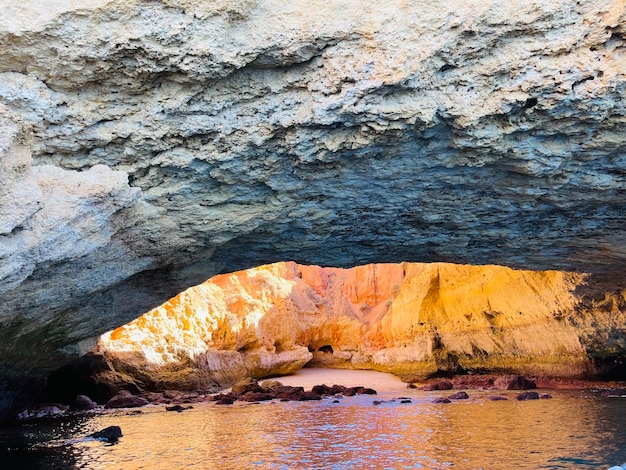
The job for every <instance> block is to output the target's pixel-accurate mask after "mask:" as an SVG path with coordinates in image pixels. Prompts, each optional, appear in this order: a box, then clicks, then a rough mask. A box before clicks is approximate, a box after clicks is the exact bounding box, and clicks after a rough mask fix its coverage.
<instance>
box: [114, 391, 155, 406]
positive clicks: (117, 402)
mask: <svg viewBox="0 0 626 470" xmlns="http://www.w3.org/2000/svg"><path fill="white" fill-rule="evenodd" d="M147 404H148V400H146V399H145V398H142V397H138V396H135V395H132V394H131V393H130V392H129V391H127V390H122V391H120V392H119V393H118V394H117V395H115V396H114V397H113V398H111V399H110V400H109V401H108V402H106V404H105V405H104V407H105V408H137V407H139V406H145V405H147Z"/></svg>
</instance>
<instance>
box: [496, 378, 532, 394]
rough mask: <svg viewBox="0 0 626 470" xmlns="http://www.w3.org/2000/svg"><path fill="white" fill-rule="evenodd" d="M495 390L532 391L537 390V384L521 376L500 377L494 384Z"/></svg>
mask: <svg viewBox="0 0 626 470" xmlns="http://www.w3.org/2000/svg"><path fill="white" fill-rule="evenodd" d="M493 386H494V388H497V389H499V390H531V389H533V388H537V384H536V383H535V382H533V381H532V380H529V379H527V378H525V377H522V376H521V375H506V376H502V377H498V378H497V379H496V380H495V381H494V383H493Z"/></svg>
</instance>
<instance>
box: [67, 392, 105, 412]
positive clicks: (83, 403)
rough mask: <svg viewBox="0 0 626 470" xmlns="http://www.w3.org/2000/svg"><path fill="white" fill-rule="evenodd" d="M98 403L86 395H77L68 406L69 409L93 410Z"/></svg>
mask: <svg viewBox="0 0 626 470" xmlns="http://www.w3.org/2000/svg"><path fill="white" fill-rule="evenodd" d="M97 406H98V404H97V403H96V402H94V401H93V400H92V399H91V398H89V397H88V396H86V395H78V396H77V397H76V399H75V400H74V403H73V404H72V406H71V407H70V410H71V411H74V410H76V411H86V410H93V409H94V408H96V407H97Z"/></svg>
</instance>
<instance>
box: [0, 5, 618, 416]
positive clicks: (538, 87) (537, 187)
mask: <svg viewBox="0 0 626 470" xmlns="http://www.w3.org/2000/svg"><path fill="white" fill-rule="evenodd" d="M0 8H1V9H2V11H3V14H2V15H1V17H0V183H1V184H0V378H1V379H2V380H0V384H1V385H0V417H2V416H4V415H5V412H6V411H7V410H9V409H11V408H12V407H13V406H14V404H15V401H16V400H19V399H28V397H29V396H31V395H32V394H33V393H35V391H36V390H37V389H38V387H39V386H40V385H41V380H42V379H43V378H44V377H45V374H46V373H47V372H49V371H50V370H52V369H54V368H56V367H58V366H59V365H61V364H63V363H64V362H66V361H68V360H69V359H71V358H73V357H76V356H78V355H80V354H81V353H83V352H84V351H86V350H88V349H89V347H90V346H91V345H92V344H93V341H95V338H96V337H97V336H98V335H99V334H101V333H103V332H105V331H107V330H109V329H111V328H114V327H116V326H119V325H120V324H123V323H125V322H127V321H129V320H132V319H133V318H136V317H137V316H138V315H139V314H141V313H143V312H146V311H148V310H149V309H151V308H154V307H156V306H158V305H159V304H160V303H162V302H163V301H165V300H166V299H167V298H169V297H171V296H173V295H175V294H176V293H177V292H180V291H181V290H182V289H184V288H187V287H189V286H191V285H195V284H197V283H200V282H202V281H204V280H206V279H207V278H208V277H210V276H211V275H213V274H216V273H218V272H225V271H235V270H239V269H244V268H248V267H251V266H255V265H258V264H261V263H269V262H274V261H279V260H286V259H289V260H295V261H298V262H302V263H306V264H320V265H332V266H342V267H350V266H355V265H359V264H365V263H372V262H399V261H421V262H424V261H450V262H456V263H470V264H490V263H497V264H501V265H508V266H512V267H516V268H523V269H533V270H546V269H559V270H567V271H579V272H590V273H594V274H596V275H597V276H599V277H597V278H596V279H597V280H595V281H590V282H589V287H590V290H591V291H595V292H592V293H593V295H595V296H596V297H595V298H598V297H597V295H598V294H597V292H600V294H599V295H600V297H599V298H600V299H601V298H602V297H603V293H604V290H611V291H613V292H619V291H620V290H621V289H623V288H624V287H625V282H624V281H625V276H624V273H625V272H626V269H624V268H625V267H626V249H625V246H626V231H625V229H624V227H625V226H626V225H625V224H624V211H623V201H624V196H625V192H626V191H625V189H626V175H625V173H624V166H625V164H626V160H625V156H624V155H625V151H624V135H625V125H626V117H625V115H624V109H625V108H626V106H625V104H626V103H625V99H626V98H625V97H626V73H625V71H626V70H625V69H626V65H625V64H626V60H625V57H624V55H625V54H624V53H625V51H626V40H625V38H626V26H625V24H626V7H625V5H624V2H623V1H622V0H610V1H605V2H578V1H575V0H554V1H550V2H528V1H521V0H514V1H509V2H488V1H478V2H466V1H464V0H451V1H448V2H438V3H436V4H435V3H433V2H425V1H415V2H407V1H405V0H391V1H386V2H365V1H361V0H355V1H350V2H341V4H338V3H333V2H326V1H322V0H307V1H304V0H295V1H292V2H288V4H286V3H285V2H280V1H277V0H232V1H223V0H219V1H212V2H192V1H189V0H163V1H161V2H155V1H148V0H88V1H83V2H69V1H59V2H54V5H51V4H50V2H45V1H43V0H29V1H28V2H14V1H13V0H0ZM596 282H597V283H602V284H601V288H600V284H595V283H596Z"/></svg>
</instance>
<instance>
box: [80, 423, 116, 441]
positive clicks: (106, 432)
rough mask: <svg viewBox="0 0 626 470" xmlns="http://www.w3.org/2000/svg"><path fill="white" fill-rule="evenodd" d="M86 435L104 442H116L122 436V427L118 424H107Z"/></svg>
mask: <svg viewBox="0 0 626 470" xmlns="http://www.w3.org/2000/svg"><path fill="white" fill-rule="evenodd" d="M87 437H92V438H94V439H99V440H102V441H106V442H117V440H118V439H119V438H120V437H122V429H121V428H120V427H119V426H109V427H106V428H104V429H101V430H100V431H97V432H94V433H92V434H89V436H87Z"/></svg>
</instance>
